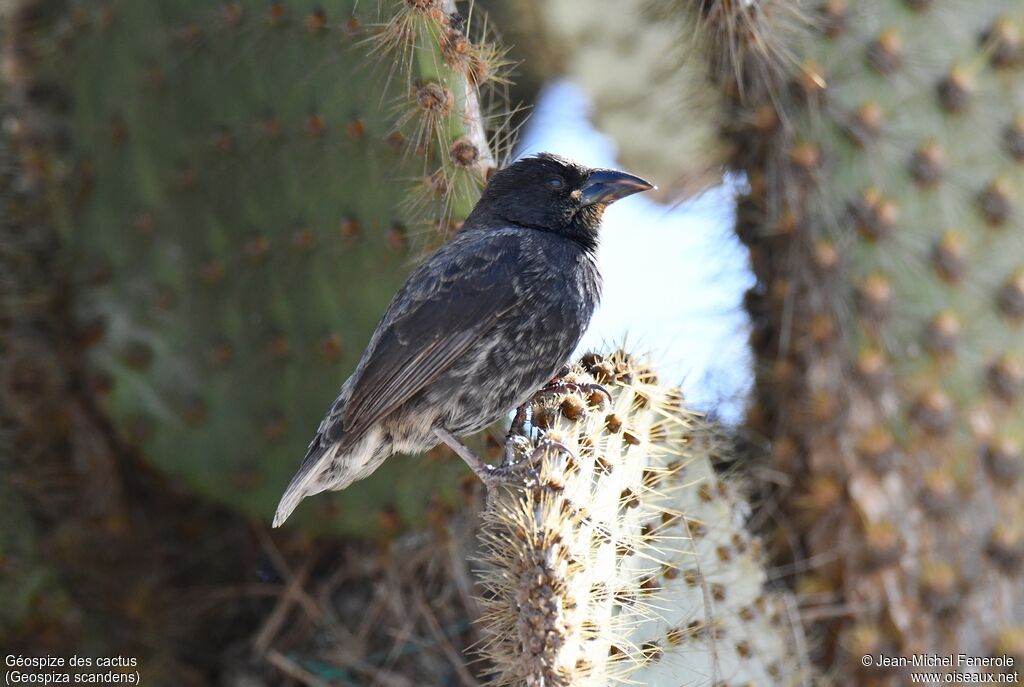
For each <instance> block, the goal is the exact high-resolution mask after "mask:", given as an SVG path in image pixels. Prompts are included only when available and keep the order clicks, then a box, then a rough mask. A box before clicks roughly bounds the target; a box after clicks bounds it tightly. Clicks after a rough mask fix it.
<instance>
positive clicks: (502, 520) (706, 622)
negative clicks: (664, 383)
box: [480, 354, 807, 687]
mask: <svg viewBox="0 0 1024 687" xmlns="http://www.w3.org/2000/svg"><path fill="white" fill-rule="evenodd" d="M562 383H563V385H570V386H569V387H568V388H567V389H564V390H562V391H552V390H547V391H542V392H540V393H539V394H538V395H537V396H536V397H535V398H534V399H533V401H532V402H531V403H530V404H529V408H530V417H531V422H530V424H529V425H527V426H526V427H525V428H519V429H514V431H513V434H512V439H511V440H510V445H515V446H516V447H517V451H516V456H517V460H518V463H517V466H516V467H514V468H511V469H513V470H515V472H514V473H513V474H512V476H511V478H510V479H509V481H508V482H507V483H506V484H505V485H503V486H502V487H499V488H497V489H496V490H495V491H492V492H491V493H490V494H489V497H488V506H487V509H486V511H485V513H484V516H483V525H482V530H481V541H482V544H483V554H482V556H481V562H482V563H483V565H484V569H483V571H482V573H481V583H482V586H483V589H484V598H483V605H484V616H483V618H482V620H481V623H480V625H481V629H482V630H483V631H484V633H485V636H487V637H489V639H488V640H486V641H485V644H484V648H483V653H484V655H485V656H486V657H487V658H489V659H490V660H491V662H492V663H493V664H494V667H495V674H494V676H493V678H492V681H491V682H490V683H489V684H494V685H509V686H511V685H528V686H530V687H559V686H561V687H576V686H578V687H583V686H589V685H593V686H594V687H597V686H598V685H600V686H606V685H610V684H618V683H620V682H621V683H623V684H636V685H644V686H646V687H659V686H662V685H664V686H675V685H679V684H706V685H718V684H747V683H749V684H757V685H769V684H772V685H786V684H800V683H801V682H802V678H806V677H807V676H806V675H804V676H801V668H800V660H801V658H800V656H799V651H798V650H796V649H795V648H794V647H795V644H794V642H793V640H792V637H793V635H791V634H790V630H791V628H790V627H789V626H788V621H789V620H790V619H791V618H790V617H789V616H787V615H786V613H785V606H784V605H783V598H782V597H779V596H777V595H773V594H767V593H765V591H764V590H763V584H764V579H765V575H764V569H763V568H762V567H761V563H762V562H761V558H760V547H759V545H758V542H756V541H754V540H751V538H750V537H749V536H748V535H747V534H746V532H745V531H744V530H743V528H742V521H743V519H744V508H745V506H744V504H743V503H742V502H741V501H739V500H738V498H737V495H736V493H735V486H734V485H732V484H730V483H729V482H728V481H723V480H721V479H719V478H718V477H717V476H716V474H715V471H714V469H713V467H712V465H711V456H712V453H713V451H714V450H715V447H714V440H713V439H712V438H711V436H710V433H709V432H708V430H707V427H705V426H703V425H702V420H701V419H700V418H698V417H697V416H695V415H692V414H690V413H688V412H686V411H685V410H683V409H682V407H681V397H680V396H679V394H678V392H676V391H673V390H669V389H666V388H665V387H661V386H659V385H658V383H657V380H656V379H655V378H654V375H653V373H651V371H650V369H649V368H646V367H644V366H642V365H639V364H637V362H636V361H635V360H634V359H632V358H630V357H628V356H625V355H621V354H618V355H615V356H609V357H599V356H587V357H585V358H584V359H583V362H582V363H580V364H578V365H576V366H575V367H574V368H573V369H572V371H571V372H570V373H569V374H567V375H566V376H564V377H563V378H562ZM598 384H603V385H604V388H605V389H607V391H608V392H610V395H611V397H610V398H608V397H606V396H605V393H604V392H602V390H601V387H599V386H597V385H598ZM572 385H575V386H572ZM512 442H518V443H512ZM556 442H557V443H556Z"/></svg>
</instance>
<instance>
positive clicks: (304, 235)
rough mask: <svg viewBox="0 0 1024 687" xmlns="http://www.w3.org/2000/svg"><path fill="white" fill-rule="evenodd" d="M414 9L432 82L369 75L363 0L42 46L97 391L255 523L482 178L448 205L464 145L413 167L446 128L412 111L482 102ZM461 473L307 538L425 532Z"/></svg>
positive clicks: (358, 511) (203, 7) (330, 509)
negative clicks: (422, 132) (61, 124)
mask: <svg viewBox="0 0 1024 687" xmlns="http://www.w3.org/2000/svg"><path fill="white" fill-rule="evenodd" d="M370 5H372V3H370ZM435 5H436V7H435ZM397 6H398V9H397V10H396V11H401V12H406V13H411V14H410V16H412V17H413V18H414V19H415V22H414V26H415V31H418V32H419V33H420V34H424V35H425V34H429V35H425V37H422V38H421V39H416V38H415V36H413V39H414V40H418V41H419V42H418V43H416V45H417V47H416V50H417V51H419V57H420V58H421V59H420V62H422V64H425V65H430V70H429V71H430V73H429V74H419V73H418V72H417V71H416V70H415V69H414V68H413V66H412V65H399V68H395V67H394V66H393V64H392V62H391V57H385V58H384V59H382V60H380V61H377V62H375V61H373V60H372V58H371V57H370V56H369V55H368V53H370V52H371V50H372V48H373V45H374V36H375V35H380V33H381V32H382V31H383V29H382V28H381V26H383V24H375V22H380V21H381V19H382V16H379V15H377V14H373V15H367V14H366V10H367V9H369V8H368V7H367V3H363V4H362V5H358V4H357V3H354V2H342V3H333V4H331V6H330V7H327V8H326V13H325V12H324V11H322V10H321V9H319V7H320V6H319V4H318V3H315V2H311V1H306V0H302V1H300V0H289V1H288V2H284V1H281V2H276V1H275V2H269V3H268V2H265V1H263V0H253V1H251V2H225V3H210V2H201V1H199V0H195V1H190V2H171V1H166V2H128V1H123V2H81V3H75V4H74V5H73V7H72V9H71V10H70V11H69V12H68V14H67V16H66V17H65V18H64V19H63V20H62V21H61V22H60V23H59V25H58V29H57V30H56V31H55V34H56V35H55V36H54V37H53V38H52V40H51V41H50V44H49V45H47V48H48V49H49V51H48V54H47V60H48V61H47V64H48V66H49V67H50V68H51V69H52V72H53V74H52V79H53V81H54V83H56V84H59V85H60V86H61V87H63V88H64V89H65V90H66V91H67V95H68V100H69V105H68V110H69V119H70V126H69V132H68V139H69V140H70V142H71V146H72V147H73V151H72V159H73V160H74V170H73V173H72V174H71V179H72V180H71V181H70V182H69V184H68V192H67V197H66V199H65V201H66V202H65V203H64V222H63V238H64V240H65V241H66V244H67V246H68V258H69V265H70V268H71V269H72V270H73V271H74V280H75V285H76V307H77V314H78V317H79V319H80V321H82V322H83V323H84V324H85V326H84V328H83V329H84V331H85V334H84V335H83V346H87V347H88V356H89V360H90V361H91V363H92V364H93V367H94V369H95V370H96V371H97V374H96V378H97V381H96V392H97V393H98V394H99V395H101V396H102V398H103V402H104V407H105V408H106V409H107V410H108V411H109V413H110V414H111V416H112V417H113V419H114V420H115V422H116V425H117V427H118V429H119V430H120V431H121V432H122V433H123V434H124V435H125V436H127V437H129V438H130V439H131V440H132V441H133V442H134V443H136V444H137V445H138V446H139V447H140V448H141V449H142V450H143V452H144V453H145V455H146V456H147V458H148V459H150V460H152V461H153V462H154V463H156V464H158V465H159V466H160V467H161V468H163V469H164V470H166V471H168V472H170V473H172V474H174V475H179V476H181V477H183V478H184V479H186V480H187V481H188V482H189V483H190V484H192V485H194V487H195V488H197V489H198V490H199V491H201V492H202V493H204V494H207V495H209V496H210V497H212V498H215V499H217V500H220V501H222V502H226V503H228V504H231V505H233V506H236V507H238V508H240V509H241V510H243V511H245V512H247V513H250V514H252V515H255V516H258V517H261V518H267V517H269V515H270V514H271V513H272V512H273V510H274V506H275V504H276V501H277V499H278V498H279V497H280V494H281V493H282V491H283V489H284V487H285V485H286V484H287V483H288V480H289V478H290V476H291V475H292V473H293V472H294V470H295V469H296V468H297V466H298V463H299V462H300V461H301V458H302V456H303V454H304V452H305V447H306V444H307V442H308V441H309V439H310V437H311V436H312V433H313V431H314V430H315V429H316V426H317V423H318V422H319V420H320V418H321V416H322V414H323V412H324V411H325V410H326V408H327V407H328V406H329V404H330V402H331V401H332V400H333V398H334V397H335V395H336V394H337V392H338V389H339V388H340V385H341V383H342V382H343V381H344V379H345V377H346V376H347V375H348V374H349V372H351V370H352V369H353V368H354V366H355V363H356V361H357V360H358V358H359V355H360V354H361V352H362V350H363V347H364V346H365V344H366V342H367V341H368V339H369V335H370V333H371V332H372V331H373V328H374V326H375V325H376V323H377V320H378V318H379V317H380V315H381V314H382V313H383V311H384V309H385V307H386V305H387V302H388V300H389V299H390V297H391V295H392V294H393V293H394V292H395V291H396V290H397V288H398V286H399V285H400V284H401V282H402V279H403V277H404V275H405V274H406V273H407V272H408V271H409V269H410V268H411V266H412V265H413V264H414V263H415V261H416V259H417V257H418V256H419V254H420V247H422V245H423V244H424V243H432V242H433V243H436V241H437V240H439V239H440V238H441V237H438V238H436V239H435V238H428V239H427V240H426V241H425V240H424V238H423V236H422V235H423V234H424V232H425V231H426V232H436V231H437V230H436V228H432V229H427V230H424V229H423V228H422V227H423V226H424V225H425V224H426V222H425V220H427V219H428V218H435V219H436V218H437V217H439V216H440V213H439V211H437V208H439V207H440V206H441V205H445V206H447V208H448V210H449V212H452V213H455V214H454V216H453V217H452V219H453V220H458V219H459V216H460V214H459V213H463V214H464V213H465V212H466V211H467V209H468V206H471V200H472V197H473V196H472V195H466V194H475V193H477V192H478V189H479V186H480V184H481V183H482V179H483V176H484V172H485V171H486V169H485V168H484V166H483V165H482V164H477V160H478V158H480V159H483V158H484V157H485V156H484V155H483V154H482V153H481V154H479V155H477V156H476V157H475V158H474V159H473V160H471V161H469V164H464V165H463V166H462V168H460V169H461V171H462V172H463V177H466V178H476V179H477V182H475V183H469V182H467V181H465V180H464V179H463V180H462V181H458V182H457V180H454V179H453V180H450V182H451V183H445V184H443V185H442V188H441V189H440V190H441V192H440V193H439V194H435V195H430V194H431V193H432V191H431V184H430V183H428V182H429V181H431V180H433V181H434V182H436V180H437V175H436V174H434V173H433V170H434V169H435V168H438V169H442V170H446V169H451V168H452V167H453V166H454V163H452V162H451V161H450V156H451V155H452V153H451V152H450V150H449V148H450V146H451V145H453V144H455V143H456V142H457V141H455V140H449V137H451V136H455V137H463V136H465V135H466V134H465V132H464V131H463V130H460V129H459V127H456V126H454V125H452V126H448V125H445V126H444V127H440V129H441V130H440V131H439V134H438V136H437V137H430V139H429V140H427V141H426V143H427V144H429V145H426V146H424V145H420V146H418V148H416V149H412V148H410V145H409V143H410V141H412V140H413V138H414V136H415V132H416V131H417V127H418V126H421V120H422V118H423V116H424V113H423V111H422V110H425V109H429V108H428V106H427V105H424V104H423V103H422V102H417V101H416V100H415V99H412V100H410V96H409V93H410V89H411V88H423V87H425V86H426V85H430V84H436V85H439V84H443V86H439V87H440V88H443V89H449V90H453V91H455V92H458V93H459V94H460V99H459V100H458V101H457V105H459V106H464V105H465V102H466V100H467V96H466V93H467V92H469V93H471V94H472V93H473V92H475V91H474V89H470V90H469V91H467V87H466V83H468V82H467V80H466V78H464V75H463V72H461V71H460V70H459V67H458V66H455V67H452V66H451V65H449V64H448V63H447V62H445V61H444V60H443V59H442V57H441V55H442V46H441V45H439V44H437V42H438V38H437V36H438V35H440V33H441V29H444V28H445V27H447V28H446V29H445V30H447V34H445V35H447V36H448V38H449V40H451V39H452V36H453V35H457V36H461V35H462V34H461V33H460V32H459V31H460V29H459V25H458V21H457V20H456V19H453V18H451V16H450V15H449V14H446V13H445V12H443V11H442V3H440V2H438V3H417V4H416V6H415V7H414V6H413V5H411V4H407V3H397ZM421 6H422V7H421ZM356 10H358V12H357V11H356ZM391 10H392V8H390V7H389V8H388V9H386V10H384V12H390V11H391ZM383 18H384V19H386V16H384V17H383ZM385 23H386V22H385ZM438 27H441V28H438ZM452 32H454V34H453V33H452ZM430 40H433V41H434V42H435V45H434V46H433V49H431V46H430V45H427V44H425V42H429V41H430ZM476 67H477V68H478V69H479V68H480V65H479V64H477V65H476ZM413 84H416V85H415V86H414V85H413ZM474 88H475V86H474ZM417 108H419V109H417ZM454 112H455V114H453V115H451V116H452V117H453V118H456V119H459V121H462V118H461V115H460V113H461V112H462V110H459V109H456V110H455V111H454ZM428 114H429V113H428ZM420 143H423V141H421V142H420ZM463 153H464V151H463ZM487 155H488V156H489V152H488V153H487ZM463 157H465V155H463ZM490 159H491V158H490V157H487V160H490ZM457 183H458V184H459V192H460V193H461V194H462V195H461V196H460V197H457V198H456V197H453V195H452V194H454V193H455V191H453V190H452V189H453V188H454V187H455V186H456V185H457ZM435 186H436V183H435ZM424 194H425V195H424ZM419 195H424V198H425V199H426V201H427V202H423V199H420V201H419V202H412V201H410V200H409V198H411V197H412V198H416V197H417V196H419ZM467 199H468V200H469V201H470V202H468V203H467ZM443 228H444V229H445V230H447V228H448V225H447V224H445V225H444V227H443ZM463 472H464V471H463V468H462V466H461V465H460V464H459V461H457V460H454V459H448V458H446V457H441V458H438V459H435V460H432V461H431V465H430V467H429V468H424V466H423V463H422V462H421V461H420V460H412V459H408V458H402V457H396V458H395V459H393V460H392V461H389V463H388V464H387V465H386V466H385V467H384V468H382V469H381V470H380V471H379V473H378V474H376V475H374V476H373V477H372V478H371V479H369V480H367V481H366V482H363V483H361V484H360V485H359V488H358V489H352V490H349V491H347V492H344V493H341V494H336V495H327V496H324V497H321V498H318V499H316V500H314V501H312V502H311V503H310V504H309V505H307V506H306V507H305V508H302V509H300V511H299V513H298V515H299V522H301V523H304V524H305V525H307V526H309V527H311V528H314V529H320V530H333V531H345V532H360V533H368V532H380V531H381V523H382V522H384V523H392V524H394V516H395V515H396V514H397V515H398V516H399V519H400V521H402V522H410V521H412V522H418V521H420V520H422V514H423V512H424V509H425V508H426V505H427V504H428V503H433V502H436V501H437V500H438V499H440V500H441V501H451V500H452V499H454V498H455V497H456V494H457V489H458V481H459V476H460V475H462V474H463Z"/></svg>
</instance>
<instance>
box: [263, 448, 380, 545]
mask: <svg viewBox="0 0 1024 687" xmlns="http://www.w3.org/2000/svg"><path fill="white" fill-rule="evenodd" d="M321 439H322V437H320V436H318V437H317V438H316V439H314V440H313V443H312V444H310V446H309V450H308V451H307V452H306V457H305V458H304V459H303V461H302V465H301V466H299V470H298V472H296V473H295V476H294V477H292V481H291V482H290V483H289V484H288V488H287V489H285V490H284V495H283V496H282V497H281V502H280V503H279V504H278V505H277V512H276V513H274V527H280V526H281V525H283V524H284V521H285V520H287V519H288V516H289V515H291V514H292V512H293V511H294V510H295V509H296V508H297V507H298V505H299V504H300V503H301V502H302V499H304V498H306V497H307V496H312V495H313V494H319V493H320V492H322V491H340V490H341V489H344V488H345V487H347V486H348V485H350V484H352V483H353V482H355V481H356V480H360V479H363V478H364V477H368V476H369V475H370V473H372V472H373V471H374V470H376V469H377V466H378V465H380V463H381V462H382V461H383V460H384V459H385V458H387V457H388V455H390V453H391V451H390V445H391V442H390V441H385V440H384V437H383V432H381V430H379V429H374V430H372V431H370V432H367V433H366V434H364V435H363V436H362V437H360V438H359V440H358V441H356V442H355V443H351V442H347V441H345V438H342V440H341V441H337V442H334V443H330V444H324V443H322V441H321Z"/></svg>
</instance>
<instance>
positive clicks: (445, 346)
mask: <svg viewBox="0 0 1024 687" xmlns="http://www.w3.org/2000/svg"><path fill="white" fill-rule="evenodd" d="M651 188H653V186H651V184H649V183H647V182H646V181H644V180H643V179H640V178H638V177H635V176H632V175H630V174H626V173H624V172H617V171H614V170H609V169H591V168H587V167H584V166H582V165H580V164H577V163H575V162H572V161H570V160H567V159H565V158H561V157H558V156H556V155H551V154H548V153H541V154H540V155H537V156H536V157H530V158H526V159H523V160H520V161H518V162H516V163H514V164H512V165H511V166H509V167H507V168H505V169H503V170H501V171H499V172H497V173H495V174H494V176H493V177H492V178H491V180H490V182H489V183H488V185H487V188H486V189H484V192H483V195H482V196H481V198H480V201H479V202H478V203H477V204H476V207H474V208H473V211H472V212H471V213H470V215H469V217H468V218H467V219H466V221H465V223H464V224H463V226H462V229H461V230H460V231H459V232H458V233H457V234H456V235H455V236H454V237H453V238H452V239H451V240H449V241H448V242H447V243H446V244H444V245H443V246H441V247H440V248H439V249H438V250H437V251H436V252H435V253H434V254H433V255H431V256H430V257H429V258H427V260H426V261H424V262H423V263H422V264H421V265H420V266H419V267H418V268H417V269H416V270H415V271H414V272H413V273H412V276H410V277H409V279H408V281H406V283H405V285H404V286H402V288H401V289H400V290H399V291H398V293H397V294H396V295H395V297H394V299H392V301H391V304H390V305H389V306H388V309H387V312H385V313H384V317H383V318H382V319H381V321H380V324H378V325H377V330H376V331H375V332H374V334H373V337H372V338H371V339H370V343H369V345H368V346H367V347H366V351H365V352H364V353H363V356H362V359H360V361H359V364H358V365H357V366H356V369H355V372H353V373H352V376H351V377H349V378H348V381H346V382H345V384H344V385H343V386H342V387H341V393H340V394H338V398H337V399H336V400H335V401H334V403H333V404H332V405H331V407H330V410H328V412H327V416H326V417H324V419H323V421H322V422H321V423H320V427H319V428H318V429H317V432H316V435H315V436H314V437H313V441H312V442H311V443H310V444H309V450H308V451H307V452H306V457H305V459H304V460H303V461H302V465H301V466H300V467H299V470H298V472H297V473H296V474H295V476H294V477H293V478H292V481H291V483H290V484H289V485H288V488H287V489H286V490H285V493H284V496H283V497H282V498H281V503H280V505H279V506H278V507H277V513H276V515H275V516H274V526H275V527H276V526H278V525H280V524H281V523H283V522H284V521H285V519H287V518H288V516H289V515H290V514H291V513H292V511H293V510H295V507H296V506H297V505H298V504H299V502H300V501H301V500H302V499H303V498H305V497H306V496H310V495H312V494H317V493H319V492H321V491H326V490H339V489H344V488H345V487H347V486H348V485H349V484H351V483H352V482H354V481H356V480H359V479H362V478H364V477H367V476H368V475H370V473H372V472H373V471H374V470H376V469H377V466H379V465H380V464H381V462H382V461H383V460H384V459H385V458H387V457H388V456H390V455H391V454H392V453H395V452H403V453H418V452H422V451H426V450H428V449H430V448H432V447H434V446H436V445H437V444H439V443H445V444H447V445H448V446H450V447H451V448H452V449H453V450H454V451H455V452H456V453H457V454H458V455H459V456H460V457H462V458H463V460H465V461H466V462H467V463H468V464H469V466H470V467H471V468H472V469H473V471H474V472H476V473H477V474H478V475H479V476H480V477H481V478H482V479H484V481H485V482H486V481H489V480H490V479H491V478H492V477H493V472H492V470H493V469H492V468H491V466H489V465H488V464H486V463H484V462H483V461H482V460H480V459H479V458H477V457H476V456H475V455H474V454H473V452H472V451H470V450H469V449H468V448H467V447H466V446H465V445H464V444H463V443H462V442H461V441H459V439H458V437H460V436H465V435H468V434H472V433H474V432H477V431H479V430H481V429H483V428H484V427H486V426H487V425H489V424H491V423H493V422H495V421H497V420H499V419H500V418H501V417H502V416H503V415H506V414H507V413H508V412H509V411H510V410H511V409H513V408H515V407H516V406H518V405H520V404H521V403H523V402H525V401H526V399H527V398H529V397H530V395H531V394H533V393H534V392H535V391H536V390H537V389H538V388H540V387H541V385H543V384H544V383H545V382H547V381H549V380H550V379H551V378H552V377H553V376H555V374H556V373H557V371H558V370H559V369H560V368H561V367H562V365H564V364H565V362H566V360H567V359H568V357H569V356H570V355H571V354H572V351H573V349H575V348H576V345H577V344H578V343H579V340H580V337H581V336H582V335H583V331H584V330H585V329H586V327H587V324H588V323H589V322H590V316H591V315H592V314H593V312H594V308H595V307H596V306H597V303H598V299H599V298H600V292H601V275H600V274H599V272H598V268H597V259H596V251H597V243H598V231H599V229H600V226H601V216H602V214H603V213H604V209H605V208H606V207H607V206H608V205H609V204H610V203H613V202H615V201H616V200H618V199H619V198H624V197H626V196H628V195H631V194H633V193H637V192H639V191H646V190H648V189H651Z"/></svg>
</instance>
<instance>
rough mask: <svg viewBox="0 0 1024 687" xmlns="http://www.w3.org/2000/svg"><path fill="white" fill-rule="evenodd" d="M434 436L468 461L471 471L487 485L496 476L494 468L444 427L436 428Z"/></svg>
mask: <svg viewBox="0 0 1024 687" xmlns="http://www.w3.org/2000/svg"><path fill="white" fill-rule="evenodd" d="M434 434H435V435H436V436H437V438H438V439H440V440H441V441H442V442H443V443H444V444H445V445H446V446H447V447H448V448H450V449H451V450H453V451H455V455H457V456H458V457H459V458H461V459H462V460H464V461H466V465H468V466H469V469H470V470H472V471H473V472H475V473H476V475H477V477H479V478H480V479H481V480H483V481H484V482H485V483H486V482H489V481H490V480H491V478H492V476H493V474H494V468H493V467H492V466H490V465H488V464H487V463H485V462H484V461H483V459H481V458H480V457H479V456H477V455H476V454H475V453H473V451H472V450H471V449H470V448H469V447H468V446H466V445H465V444H464V443H462V441H461V440H460V439H459V438H458V437H457V436H455V435H454V434H452V433H451V432H449V431H448V430H447V429H445V428H444V427H434Z"/></svg>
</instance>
